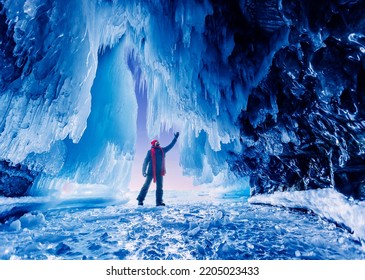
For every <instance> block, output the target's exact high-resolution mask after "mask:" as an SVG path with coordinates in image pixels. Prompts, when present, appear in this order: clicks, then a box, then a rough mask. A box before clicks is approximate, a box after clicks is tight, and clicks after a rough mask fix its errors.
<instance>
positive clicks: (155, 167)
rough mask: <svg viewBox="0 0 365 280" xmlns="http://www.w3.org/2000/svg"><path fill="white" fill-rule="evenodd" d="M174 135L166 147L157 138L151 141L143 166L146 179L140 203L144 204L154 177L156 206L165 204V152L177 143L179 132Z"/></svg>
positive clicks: (139, 196) (139, 199) (138, 198)
mask: <svg viewBox="0 0 365 280" xmlns="http://www.w3.org/2000/svg"><path fill="white" fill-rule="evenodd" d="M174 136H175V137H174V139H173V140H172V141H171V143H170V144H169V145H168V146H166V147H164V148H162V147H160V143H159V142H158V141H157V140H153V141H152V142H151V145H152V147H151V150H149V151H148V152H147V155H146V158H145V160H144V162H143V166H142V174H143V176H144V177H146V181H145V183H144V184H143V186H142V189H141V191H140V192H139V195H138V197H137V200H138V205H143V201H144V199H145V197H146V195H147V192H148V189H149V187H150V184H151V181H152V179H153V182H154V183H156V206H165V203H164V202H163V200H162V196H163V190H162V187H163V178H162V176H165V174H166V168H165V154H166V153H167V152H168V151H170V150H171V149H172V147H173V146H174V145H175V144H176V141H177V138H178V137H179V132H176V133H175V134H174Z"/></svg>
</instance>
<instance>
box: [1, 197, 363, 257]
mask: <svg viewBox="0 0 365 280" xmlns="http://www.w3.org/2000/svg"><path fill="white" fill-rule="evenodd" d="M153 195H154V194H153V192H151V193H150V194H149V196H148V199H147V200H146V203H145V206H143V207H138V206H136V201H135V200H134V199H132V198H131V200H130V201H129V202H128V203H121V204H118V205H113V206H102V205H100V204H99V206H98V207H95V206H93V203H94V202H92V201H88V202H85V201H84V202H83V203H78V204H77V203H73V204H70V203H68V204H67V203H65V204H62V205H58V206H54V205H53V206H52V207H51V206H50V205H49V204H48V207H45V204H42V203H40V202H39V201H38V202H36V201H28V202H27V203H28V204H27V207H28V208H32V207H33V209H34V210H33V211H32V212H30V213H25V214H18V217H13V218H11V219H10V220H9V219H8V220H7V221H3V223H2V224H0V240H1V243H0V259H108V260H110V259H137V260H162V259H168V260H170V259H171V260H175V259H178V260H179V259H182V260H190V259H255V260H257V259H285V260H288V259H289V260H290V259H330V260H333V259H365V251H364V249H363V246H362V244H361V242H360V241H359V240H358V239H356V238H354V236H353V235H352V234H351V233H349V232H348V230H346V229H343V228H340V227H338V226H336V225H335V224H334V223H331V222H329V221H327V220H324V219H321V218H320V217H319V216H317V215H315V214H313V213H311V212H306V211H293V210H289V209H287V208H284V207H273V206H265V205H254V204H250V203H248V202H247V199H242V198H221V199H217V198H214V199H211V198H210V197H209V196H200V197H196V198H193V197H189V201H188V202H187V201H186V200H185V201H184V197H181V196H180V197H179V198H178V195H173V194H171V193H170V194H169V193H168V192H167V193H166V196H167V198H166V199H165V200H166V202H167V204H168V205H167V206H166V207H155V206H154V204H153ZM4 201H5V200H4ZM6 201H7V204H8V206H7V207H8V208H10V204H11V203H9V201H10V200H9V199H8V200H6ZM14 203H15V204H17V208H18V209H20V208H21V207H20V206H21V205H23V206H24V205H25V204H24V200H23V201H22V200H21V199H20V200H14ZM32 205H33V206H32ZM30 206H32V207H30ZM4 207H5V206H4V203H3V209H2V211H3V213H4V209H5V208H4ZM11 207H14V205H12V206H11ZM13 209H14V208H13Z"/></svg>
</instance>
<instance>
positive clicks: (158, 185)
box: [137, 175, 163, 205]
mask: <svg viewBox="0 0 365 280" xmlns="http://www.w3.org/2000/svg"><path fill="white" fill-rule="evenodd" d="M152 179H153V176H152V175H147V177H146V181H145V182H144V184H143V186H142V189H141V191H140V192H139V195H138V197H137V200H138V201H140V202H143V200H144V199H145V198H146V195H147V192H148V189H149V187H150V185H151V182H152ZM162 184H163V177H162V176H161V175H160V176H158V175H157V176H156V205H158V204H161V203H162V202H163V201H162V196H163V190H162Z"/></svg>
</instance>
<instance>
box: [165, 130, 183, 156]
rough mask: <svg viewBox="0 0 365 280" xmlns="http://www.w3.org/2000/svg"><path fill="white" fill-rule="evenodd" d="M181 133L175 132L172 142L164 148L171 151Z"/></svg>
mask: <svg viewBox="0 0 365 280" xmlns="http://www.w3.org/2000/svg"><path fill="white" fill-rule="evenodd" d="M179 135H180V133H179V132H176V133H175V134H174V139H172V141H171V143H170V144H168V145H167V146H166V147H164V148H163V150H164V152H165V153H167V152H168V151H170V150H171V149H172V147H173V146H175V144H176V141H177V138H179Z"/></svg>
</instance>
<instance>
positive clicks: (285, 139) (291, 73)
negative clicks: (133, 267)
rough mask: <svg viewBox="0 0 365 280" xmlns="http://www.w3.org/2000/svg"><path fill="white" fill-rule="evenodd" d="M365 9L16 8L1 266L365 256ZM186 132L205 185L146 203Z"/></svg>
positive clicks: (26, 0)
mask: <svg viewBox="0 0 365 280" xmlns="http://www.w3.org/2000/svg"><path fill="white" fill-rule="evenodd" d="M364 12H365V2H364V1H362V0H332V1H329V0H328V1H327V0H323V1H314V0H308V1H300V0H293V1H289V0H268V1H263V0H231V1H223V0H171V1H160V0H15V1H13V0H0V65H1V68H0V236H1V237H0V238H1V239H3V240H4V242H1V243H0V259H54V258H56V259H57V258H59V259H365V119H364V117H365V109H364V108H365V17H364ZM175 131H179V132H180V137H179V139H178V143H177V145H178V148H177V149H178V156H177V157H178V158H177V161H176V162H174V163H173V164H171V163H169V166H168V168H172V165H174V166H176V165H178V166H179V167H180V168H181V170H182V171H181V172H182V174H183V176H184V177H188V178H191V180H192V182H193V183H192V186H191V188H189V191H186V190H179V189H178V188H175V189H174V183H173V182H174V181H173V180H174V176H175V175H174V172H175V171H173V170H172V171H171V173H170V174H169V173H167V175H166V177H169V176H170V178H172V181H170V182H172V183H170V185H172V187H171V188H172V189H174V191H172V192H168V191H167V192H166V196H167V199H166V200H167V207H165V208H163V209H160V208H158V209H157V208H156V207H154V206H153V205H152V204H151V205H150V206H148V205H147V207H143V208H142V207H137V203H136V200H135V194H134V193H133V192H132V191H131V179H132V177H133V176H140V177H142V174H141V173H140V166H142V162H141V160H140V158H139V157H138V156H137V152H136V151H138V150H139V149H142V150H143V153H145V150H146V151H147V149H148V148H149V141H151V140H152V139H154V138H161V139H166V142H168V141H169V138H171V135H172V133H173V132H175ZM166 144H167V143H166ZM133 166H137V167H136V170H138V175H135V174H134V173H133V172H134V168H133ZM175 180H176V178H175ZM152 191H153V190H152ZM152 191H151V192H152ZM150 196H153V194H152V193H151V194H150ZM80 224H81V225H82V226H80ZM86 227H88V228H89V229H90V230H88V231H86ZM289 228H290V229H289ZM55 232H58V234H55ZM86 232H87V233H86ZM153 232H157V234H156V235H155V234H152V233H153ZM254 233H255V234H254ZM157 235H159V236H164V237H165V241H164V242H162V243H161V240H160V238H158V237H157ZM303 236H305V237H304V238H301V237H303ZM318 236H323V237H324V238H325V240H323V239H321V238H319V237H318ZM143 238H144V241H141V239H143ZM272 240H275V241H272ZM299 240H301V241H299ZM303 240H304V241H303ZM115 247H118V248H117V249H116V248H115Z"/></svg>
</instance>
